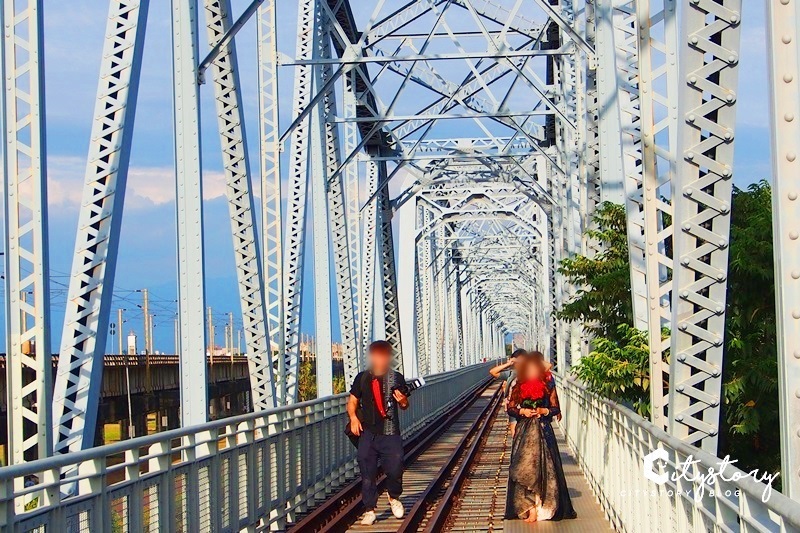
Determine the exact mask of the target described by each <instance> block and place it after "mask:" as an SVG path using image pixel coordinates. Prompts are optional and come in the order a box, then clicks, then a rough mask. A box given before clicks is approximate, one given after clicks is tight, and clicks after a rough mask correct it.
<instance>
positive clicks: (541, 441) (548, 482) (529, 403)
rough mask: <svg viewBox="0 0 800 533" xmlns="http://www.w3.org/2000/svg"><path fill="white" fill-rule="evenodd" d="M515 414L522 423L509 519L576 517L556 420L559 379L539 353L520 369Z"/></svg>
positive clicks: (511, 481) (512, 405)
mask: <svg viewBox="0 0 800 533" xmlns="http://www.w3.org/2000/svg"><path fill="white" fill-rule="evenodd" d="M517 377H518V380H517V384H516V386H515V387H514V389H513V390H512V391H511V397H510V398H509V404H508V409H509V413H512V414H514V415H516V416H517V417H518V419H519V422H518V423H517V429H516V432H515V434H514V440H513V444H512V448H511V467H510V470H509V480H508V499H507V503H506V517H507V518H512V519H514V518H519V519H521V520H525V521H526V522H536V521H539V520H562V519H565V518H575V517H576V516H577V515H576V514H575V509H573V507H572V501H571V500H570V497H569V490H568V488H567V481H566V479H565V478H564V469H563V467H562V465H561V455H560V454H559V451H558V444H557V442H556V436H555V433H554V432H553V427H552V424H551V423H552V420H553V417H555V416H558V415H559V414H560V413H561V410H560V408H559V404H558V394H557V393H556V387H555V380H554V379H553V376H552V374H550V372H548V371H547V367H546V365H545V362H544V357H543V356H542V354H541V353H539V352H531V353H529V354H528V355H527V356H526V357H525V359H524V363H523V364H522V365H520V371H518V374H517Z"/></svg>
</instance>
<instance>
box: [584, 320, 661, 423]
mask: <svg viewBox="0 0 800 533" xmlns="http://www.w3.org/2000/svg"><path fill="white" fill-rule="evenodd" d="M616 337H617V339H619V340H611V339H607V338H604V337H597V338H595V339H594V342H593V347H594V349H593V350H592V351H591V353H589V355H587V356H586V357H582V358H581V360H580V362H579V363H578V364H577V365H575V366H574V367H573V373H574V374H575V376H577V377H578V378H579V379H580V380H581V381H583V382H584V383H585V384H586V385H587V386H588V387H589V388H590V389H591V390H593V391H595V392H597V393H598V394H601V395H603V396H606V397H608V398H611V399H613V400H615V401H618V402H621V403H625V404H628V405H630V406H632V407H633V409H635V410H636V412H638V413H639V414H640V415H642V416H643V417H648V416H650V396H649V393H648V390H649V388H650V350H649V347H648V344H647V333H646V332H644V331H639V330H637V329H636V328H633V327H631V326H629V325H627V324H621V325H620V326H619V327H618V328H617V335H616Z"/></svg>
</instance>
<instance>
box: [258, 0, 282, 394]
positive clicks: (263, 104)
mask: <svg viewBox="0 0 800 533" xmlns="http://www.w3.org/2000/svg"><path fill="white" fill-rule="evenodd" d="M276 24H277V19H276V11H275V0H266V1H265V2H263V3H262V4H261V7H259V9H258V23H257V26H256V32H257V40H258V51H257V52H258V65H259V68H258V86H259V94H258V96H259V98H258V111H259V117H260V119H261V120H260V121H259V127H260V128H259V132H260V136H259V144H260V152H261V226H262V236H263V237H262V246H261V252H262V254H263V267H262V270H261V273H262V277H263V279H264V292H265V294H264V299H265V304H266V306H267V311H266V316H267V332H268V334H269V335H270V337H269V340H268V345H267V346H268V350H269V356H270V357H272V356H273V355H275V356H276V357H277V359H278V361H279V362H278V368H277V369H276V371H277V374H278V375H277V376H275V394H276V403H283V401H284V399H285V398H286V364H285V359H284V355H285V353H286V352H285V349H286V343H285V340H284V332H285V331H284V309H283V303H284V300H283V298H284V293H283V197H282V187H281V146H280V142H279V138H280V128H279V120H280V117H279V113H278V69H277V62H278V39H277V34H276V28H277V26H276Z"/></svg>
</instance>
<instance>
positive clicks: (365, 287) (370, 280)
mask: <svg viewBox="0 0 800 533" xmlns="http://www.w3.org/2000/svg"><path fill="white" fill-rule="evenodd" d="M377 188H378V162H377V161H376V160H374V159H372V158H370V159H368V160H367V191H366V195H367V198H370V197H372V196H373V195H374V194H375V192H376V191H377ZM376 216H377V199H376V198H372V200H370V201H369V203H368V204H367V205H365V206H364V242H363V246H362V247H361V249H362V250H363V251H364V255H363V257H362V258H361V277H360V278H359V279H360V282H361V290H360V293H361V295H360V296H361V299H360V301H359V307H360V309H359V310H360V315H361V316H360V318H361V346H362V352H363V353H364V354H366V353H367V346H369V343H370V342H372V340H373V338H372V335H373V330H374V327H375V317H374V309H375V286H376V280H375V277H376V276H375V265H376V257H377V253H376V250H375V248H376V243H375V240H376V236H375V233H376Z"/></svg>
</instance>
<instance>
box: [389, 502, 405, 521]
mask: <svg viewBox="0 0 800 533" xmlns="http://www.w3.org/2000/svg"><path fill="white" fill-rule="evenodd" d="M389 507H391V508H392V514H393V515H394V517H395V518H403V515H405V514H406V510H405V509H404V508H403V502H401V501H400V500H395V499H394V498H391V497H390V498H389Z"/></svg>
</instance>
